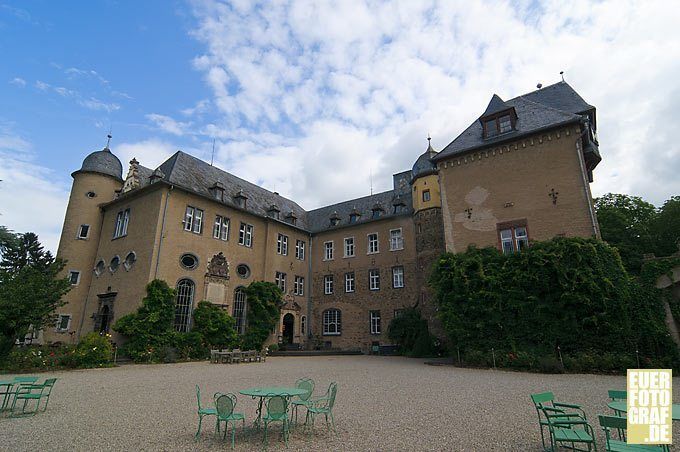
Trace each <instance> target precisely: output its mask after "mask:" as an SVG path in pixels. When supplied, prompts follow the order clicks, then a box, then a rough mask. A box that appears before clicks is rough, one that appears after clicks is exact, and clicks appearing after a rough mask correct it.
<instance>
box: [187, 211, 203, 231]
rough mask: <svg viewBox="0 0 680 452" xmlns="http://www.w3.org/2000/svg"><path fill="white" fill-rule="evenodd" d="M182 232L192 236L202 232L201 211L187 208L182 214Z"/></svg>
mask: <svg viewBox="0 0 680 452" xmlns="http://www.w3.org/2000/svg"><path fill="white" fill-rule="evenodd" d="M184 230H185V231H189V232H193V233H194V234H200V233H201V232H203V210H201V209H199V208H197V207H192V206H187V210H186V211H185V213H184Z"/></svg>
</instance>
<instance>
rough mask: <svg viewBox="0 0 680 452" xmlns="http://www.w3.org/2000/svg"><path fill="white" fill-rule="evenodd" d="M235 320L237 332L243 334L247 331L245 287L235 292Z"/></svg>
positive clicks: (238, 288)
mask: <svg viewBox="0 0 680 452" xmlns="http://www.w3.org/2000/svg"><path fill="white" fill-rule="evenodd" d="M234 320H236V332H237V333H238V334H243V333H244V332H245V329H246V291H245V290H244V289H243V287H237V288H236V290H235V291H234Z"/></svg>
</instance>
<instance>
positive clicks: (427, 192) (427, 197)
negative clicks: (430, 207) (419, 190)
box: [423, 190, 432, 202]
mask: <svg viewBox="0 0 680 452" xmlns="http://www.w3.org/2000/svg"><path fill="white" fill-rule="evenodd" d="M430 199H432V198H431V197H430V190H423V202H428V201H429V200H430Z"/></svg>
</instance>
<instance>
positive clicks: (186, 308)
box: [174, 279, 196, 333]
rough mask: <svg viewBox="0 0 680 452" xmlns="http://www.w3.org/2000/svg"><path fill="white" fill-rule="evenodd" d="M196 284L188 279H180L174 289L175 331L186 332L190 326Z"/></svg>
mask: <svg viewBox="0 0 680 452" xmlns="http://www.w3.org/2000/svg"><path fill="white" fill-rule="evenodd" d="M195 289H196V285H195V284H194V282H193V281H192V280H190V279H180V280H179V281H178V282H177V288H176V290H175V294H176V295H175V322H174V326H175V331H179V332H180V333H187V332H188V331H189V328H190V326H191V311H192V310H193V307H194V292H195Z"/></svg>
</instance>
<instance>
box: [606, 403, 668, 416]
mask: <svg viewBox="0 0 680 452" xmlns="http://www.w3.org/2000/svg"><path fill="white" fill-rule="evenodd" d="M607 406H608V407H609V408H611V409H612V410H614V411H618V412H620V413H625V412H626V411H628V403H627V402H626V401H625V400H617V401H616V402H609V404H608V405H607ZM671 411H672V414H671V418H672V419H673V420H674V421H680V405H679V404H676V403H674V404H673V407H672V410H671Z"/></svg>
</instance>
